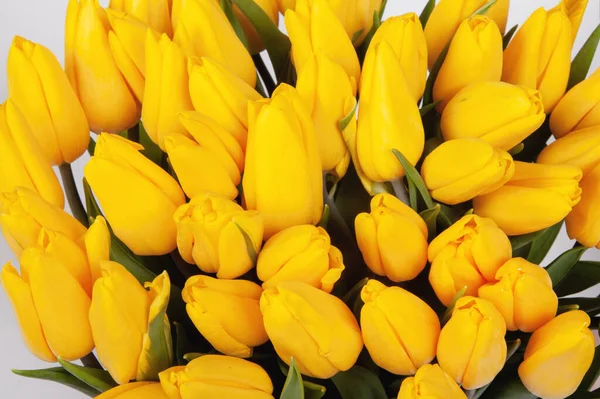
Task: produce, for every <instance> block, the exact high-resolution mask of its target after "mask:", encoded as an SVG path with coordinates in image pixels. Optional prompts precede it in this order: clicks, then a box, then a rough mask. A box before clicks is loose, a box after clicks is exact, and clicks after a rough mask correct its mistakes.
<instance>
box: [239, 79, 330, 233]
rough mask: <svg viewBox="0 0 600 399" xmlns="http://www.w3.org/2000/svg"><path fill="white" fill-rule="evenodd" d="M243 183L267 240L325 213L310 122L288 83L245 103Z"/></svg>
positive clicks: (316, 219)
mask: <svg viewBox="0 0 600 399" xmlns="http://www.w3.org/2000/svg"><path fill="white" fill-rule="evenodd" d="M248 107H249V109H248V114H249V127H250V128H249V130H248V147H247V148H246V165H245V172H244V178H243V181H242V184H243V188H244V201H245V204H246V208H247V209H254V210H257V211H259V212H260V213H261V215H262V217H263V220H264V223H265V238H270V237H271V236H273V235H274V234H275V233H277V232H279V231H281V230H284V229H286V228H287V227H291V226H296V225H300V224H316V223H317V222H318V221H319V220H320V219H321V215H322V213H323V179H322V175H321V162H320V159H319V148H318V144H317V138H316V135H315V131H314V126H313V122H312V120H311V119H310V115H309V114H308V112H307V109H306V107H305V106H304V104H303V103H302V99H301V98H300V96H299V95H298V93H297V92H296V89H294V88H293V87H291V86H288V85H285V84H283V85H280V86H279V87H278V88H277V89H276V90H275V92H274V93H273V96H272V97H271V99H269V100H264V101H257V102H251V103H250V104H249V106H248Z"/></svg>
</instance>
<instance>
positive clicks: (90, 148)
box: [87, 137, 96, 156]
mask: <svg viewBox="0 0 600 399" xmlns="http://www.w3.org/2000/svg"><path fill="white" fill-rule="evenodd" d="M95 150H96V140H94V139H93V138H91V137H90V142H89V143H88V148H87V151H88V154H90V156H93V155H94V151H95Z"/></svg>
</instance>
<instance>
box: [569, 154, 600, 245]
mask: <svg viewBox="0 0 600 399" xmlns="http://www.w3.org/2000/svg"><path fill="white" fill-rule="evenodd" d="M579 186H580V187H581V190H582V193H581V201H579V203H578V204H577V205H575V207H574V208H573V210H572V211H571V213H569V215H568V216H567V220H566V221H567V233H568V234H569V237H570V238H571V239H575V240H577V241H578V242H580V243H581V244H583V245H584V246H586V247H588V248H592V247H596V248H598V249H600V224H599V223H598V220H600V164H599V165H597V166H596V167H595V168H594V169H592V170H591V171H590V172H588V174H587V175H585V176H584V178H583V179H582V180H581V183H580V184H579Z"/></svg>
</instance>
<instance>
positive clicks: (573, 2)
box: [554, 0, 588, 41]
mask: <svg viewBox="0 0 600 399" xmlns="http://www.w3.org/2000/svg"><path fill="white" fill-rule="evenodd" d="M587 4H588V0H561V2H560V3H559V4H558V5H557V6H556V7H554V8H557V9H562V10H564V12H565V13H566V14H567V16H568V17H569V21H570V22H571V33H572V34H571V37H572V39H573V41H575V38H576V37H577V33H578V32H579V26H580V25H581V20H582V19H583V14H585V8H586V7H587Z"/></svg>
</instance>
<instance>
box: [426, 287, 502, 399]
mask: <svg viewBox="0 0 600 399" xmlns="http://www.w3.org/2000/svg"><path fill="white" fill-rule="evenodd" d="M505 334H506V324H505V323H504V318H503V317H502V314H501V313H500V312H499V311H498V310H497V309H496V308H495V307H494V305H492V304H491V303H490V302H488V301H486V300H485V299H481V298H474V297H470V296H465V297H462V298H460V299H459V300H458V301H456V305H455V306H454V310H453V312H452V317H451V318H450V320H449V321H448V323H447V324H446V325H445V326H444V328H442V331H441V333H440V339H439V341H438V347H437V360H438V362H439V364H440V367H442V369H444V371H445V372H446V373H448V375H449V376H450V377H452V378H454V380H455V381H456V382H457V383H459V384H461V385H462V387H463V388H464V389H477V388H481V387H482V386H484V385H487V384H489V383H490V382H491V381H492V380H493V379H494V377H496V375H497V374H498V373H499V372H500V370H502V368H503V367H504V362H505V361H506V351H507V348H506V341H504V335H505Z"/></svg>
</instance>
